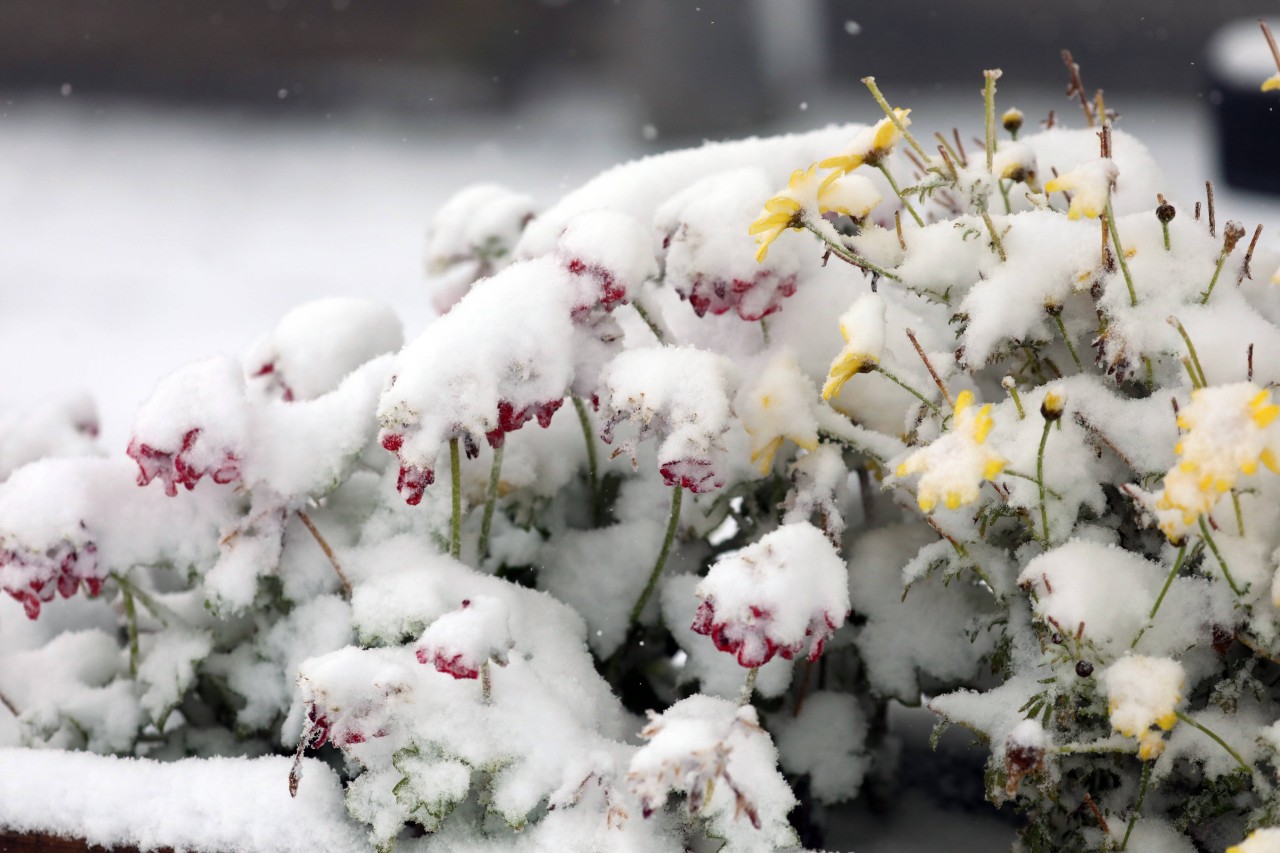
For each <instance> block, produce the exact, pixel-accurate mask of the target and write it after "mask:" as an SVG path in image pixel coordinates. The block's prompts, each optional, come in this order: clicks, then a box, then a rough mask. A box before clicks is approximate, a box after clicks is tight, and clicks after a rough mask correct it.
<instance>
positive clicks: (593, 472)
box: [573, 397, 604, 527]
mask: <svg viewBox="0 0 1280 853" xmlns="http://www.w3.org/2000/svg"><path fill="white" fill-rule="evenodd" d="M573 408H574V409H576V410H577V412H578V423H580V424H582V438H583V439H584V440H585V441H586V443H587V482H588V483H589V484H590V486H591V524H592V526H594V527H599V526H600V525H601V524H602V518H601V516H602V515H603V514H604V507H603V506H601V504H600V469H599V463H598V462H597V461H596V433H595V430H594V429H593V428H592V426H591V415H589V414H588V413H587V404H586V403H584V402H583V401H582V400H581V399H580V398H578V397H574V398H573Z"/></svg>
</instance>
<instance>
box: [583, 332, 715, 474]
mask: <svg viewBox="0 0 1280 853" xmlns="http://www.w3.org/2000/svg"><path fill="white" fill-rule="evenodd" d="M600 384H601V388H602V394H601V400H600V406H601V409H602V411H603V412H604V413H605V416H606V421H605V425H604V429H603V430H602V432H601V435H600V437H601V439H603V440H604V442H605V443H606V444H612V443H613V438H614V431H615V429H616V428H617V425H618V424H619V423H623V422H630V423H633V424H635V425H636V426H638V427H639V433H638V435H637V436H636V438H635V439H634V440H633V441H627V442H623V443H621V444H620V445H619V446H618V448H617V450H615V451H614V455H615V456H616V455H618V454H619V453H624V452H628V451H630V452H632V453H633V454H634V446H635V442H638V441H643V440H644V439H646V438H648V437H649V436H655V437H656V438H657V440H658V442H659V446H658V451H657V453H658V465H659V468H660V470H661V473H662V476H663V479H664V481H665V482H666V484H667V485H669V486H676V485H679V486H683V487H684V488H687V489H689V490H691V491H693V492H709V491H713V490H715V489H718V488H720V487H721V486H722V485H724V482H725V476H726V473H727V471H726V459H725V455H726V448H725V445H724V441H723V437H724V434H725V433H726V432H728V431H729V429H730V427H731V426H732V423H733V408H732V405H731V400H732V398H733V394H734V391H735V390H736V388H737V385H738V376H737V371H736V370H735V369H734V366H733V364H732V363H731V362H730V361H729V360H728V359H727V358H725V357H724V356H722V355H718V354H716V353H712V352H708V351H706V350H701V349H697V348H695V347H674V346H667V347H646V348H640V349H633V350H627V351H626V352H623V353H620V354H619V355H618V356H617V357H615V358H614V359H613V361H611V362H609V364H608V365H607V366H606V367H605V370H604V373H603V374H602V375H601V377H600Z"/></svg>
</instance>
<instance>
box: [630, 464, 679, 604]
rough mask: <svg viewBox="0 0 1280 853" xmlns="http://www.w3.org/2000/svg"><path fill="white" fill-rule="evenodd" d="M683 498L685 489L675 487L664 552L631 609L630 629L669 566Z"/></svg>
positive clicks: (659, 555)
mask: <svg viewBox="0 0 1280 853" xmlns="http://www.w3.org/2000/svg"><path fill="white" fill-rule="evenodd" d="M683 498H684V487H683V486H679V485H677V486H675V487H674V488H673V489H672V490H671V517H670V518H669V519H668V520H667V534H666V536H664V537H663V539H662V550H660V551H659V552H658V559H657V561H656V562H655V563H654V564H653V571H651V572H650V573H649V581H648V583H646V584H645V585H644V591H643V592H641V593H640V598H639V599H637V600H636V603H635V606H634V607H632V608H631V618H630V621H629V623H628V627H629V628H634V627H635V626H636V625H638V624H640V614H642V613H644V608H645V605H646V604H648V603H649V599H650V598H652V597H653V591H654V589H656V588H657V586H658V578H659V577H661V576H662V569H663V567H664V566H666V564H667V555H668V554H670V553H671V543H673V542H674V541H675V538H676V527H677V526H678V525H679V523H680V503H681V501H682V499H683Z"/></svg>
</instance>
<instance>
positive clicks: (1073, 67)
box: [1062, 50, 1094, 127]
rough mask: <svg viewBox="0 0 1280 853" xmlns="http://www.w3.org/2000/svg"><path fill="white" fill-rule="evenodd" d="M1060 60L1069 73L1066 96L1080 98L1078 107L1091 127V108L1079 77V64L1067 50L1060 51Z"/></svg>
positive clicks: (1092, 122)
mask: <svg viewBox="0 0 1280 853" xmlns="http://www.w3.org/2000/svg"><path fill="white" fill-rule="evenodd" d="M1062 62H1063V63H1064V64H1065V65H1066V66H1067V74H1069V75H1070V81H1069V82H1068V83H1067V97H1068V98H1074V97H1078V98H1079V99H1080V109H1081V110H1082V111H1083V112H1084V118H1085V121H1086V122H1088V123H1089V127H1093V126H1094V120H1093V108H1092V107H1091V106H1090V105H1089V96H1088V95H1086V94H1085V93H1084V82H1083V81H1081V79H1080V66H1079V65H1077V64H1076V62H1075V60H1074V59H1072V58H1071V51H1069V50H1064V51H1062Z"/></svg>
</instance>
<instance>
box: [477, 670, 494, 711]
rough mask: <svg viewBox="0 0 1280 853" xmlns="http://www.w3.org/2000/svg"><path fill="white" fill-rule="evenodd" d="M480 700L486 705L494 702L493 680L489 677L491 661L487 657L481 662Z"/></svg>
mask: <svg viewBox="0 0 1280 853" xmlns="http://www.w3.org/2000/svg"><path fill="white" fill-rule="evenodd" d="M480 702H481V703H482V704H485V705H492V704H493V682H492V680H491V679H490V678H489V661H488V660H487V659H486V660H485V661H484V662H483V663H481V664H480Z"/></svg>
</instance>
